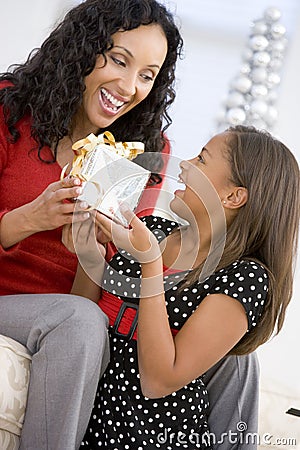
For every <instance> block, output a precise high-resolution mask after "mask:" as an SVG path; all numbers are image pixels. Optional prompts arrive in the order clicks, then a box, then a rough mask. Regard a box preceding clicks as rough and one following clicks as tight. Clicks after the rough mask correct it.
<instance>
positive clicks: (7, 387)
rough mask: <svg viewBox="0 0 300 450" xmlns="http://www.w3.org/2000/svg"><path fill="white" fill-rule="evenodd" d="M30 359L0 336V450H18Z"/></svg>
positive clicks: (8, 339)
mask: <svg viewBox="0 0 300 450" xmlns="http://www.w3.org/2000/svg"><path fill="white" fill-rule="evenodd" d="M30 365H31V356H30V354H29V352H28V350H27V349H26V347H24V346H23V345H21V344H20V343H19V342H16V341H14V340H13V339H10V338H8V337H5V336H2V335H0V449H1V450H17V449H18V448H19V436H20V434H21V429H22V425H23V421H24V415H25V407H26V401H27V391H28V383H29V377H30Z"/></svg>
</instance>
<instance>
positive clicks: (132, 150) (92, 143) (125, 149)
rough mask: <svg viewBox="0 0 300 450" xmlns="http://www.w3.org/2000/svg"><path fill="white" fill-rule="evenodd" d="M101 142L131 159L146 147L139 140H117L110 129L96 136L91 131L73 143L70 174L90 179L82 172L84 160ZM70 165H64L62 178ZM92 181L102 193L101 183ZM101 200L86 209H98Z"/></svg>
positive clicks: (81, 178)
mask: <svg viewBox="0 0 300 450" xmlns="http://www.w3.org/2000/svg"><path fill="white" fill-rule="evenodd" d="M99 144H105V145H107V147H108V148H109V149H110V150H112V151H114V152H115V153H116V154H117V155H120V156H122V157H125V158H127V159H130V160H132V159H134V158H135V157H136V156H137V155H139V154H141V153H143V152H144V148H145V146H144V144H143V143H142V142H139V141H135V142H116V141H115V138H114V136H113V134H112V133H111V132H110V131H105V132H104V133H102V134H99V135H98V136H95V135H94V134H93V133H91V134H89V135H88V136H87V137H86V138H84V139H80V140H79V141H76V142H75V143H74V144H73V145H72V150H73V151H74V153H75V155H74V158H73V162H72V169H71V171H70V173H69V176H73V177H78V178H79V179H80V180H81V181H89V180H88V178H87V177H86V176H85V175H83V174H82V173H81V170H82V166H83V162H84V160H85V159H86V158H88V156H89V154H90V153H91V152H92V151H93V150H94V149H95V148H96V147H97V145H99ZM68 166H69V163H68V164H66V165H65V166H64V167H63V169H62V171H61V174H60V179H61V180H62V179H63V178H64V177H65V173H66V171H67V168H68ZM92 183H93V184H94V185H95V186H96V189H97V191H98V194H100V193H101V186H100V185H99V183H97V182H96V181H92ZM101 201H102V198H99V200H98V201H97V202H96V203H95V204H94V205H92V206H90V207H89V208H87V209H86V211H90V210H91V209H97V208H98V206H99V205H100V203H101Z"/></svg>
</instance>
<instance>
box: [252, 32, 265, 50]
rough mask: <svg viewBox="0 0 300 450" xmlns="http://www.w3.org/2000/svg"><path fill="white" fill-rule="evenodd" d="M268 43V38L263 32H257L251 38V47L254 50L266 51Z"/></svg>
mask: <svg viewBox="0 0 300 450" xmlns="http://www.w3.org/2000/svg"><path fill="white" fill-rule="evenodd" d="M268 45H269V41H268V39H267V38H266V37H265V36H263V35H261V34H257V35H255V36H252V37H251V38H250V47H251V48H252V50H254V51H264V50H265V49H266V48H267V47H268Z"/></svg>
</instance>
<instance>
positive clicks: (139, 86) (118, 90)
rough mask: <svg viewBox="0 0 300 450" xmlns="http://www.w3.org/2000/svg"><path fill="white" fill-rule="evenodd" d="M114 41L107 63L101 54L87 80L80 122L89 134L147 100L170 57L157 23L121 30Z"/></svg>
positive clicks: (107, 54) (164, 37)
mask: <svg viewBox="0 0 300 450" xmlns="http://www.w3.org/2000/svg"><path fill="white" fill-rule="evenodd" d="M112 38H113V48H112V49H111V50H109V51H108V52H107V53H106V58H107V63H106V64H105V59H104V57H103V56H102V55H100V56H99V57H98V59H97V61H96V65H95V68H94V69H93V71H92V72H91V73H90V75H88V76H87V77H86V78H85V86H86V89H85V91H84V94H83V103H82V107H81V109H80V111H79V113H78V118H77V119H78V120H76V123H77V126H80V128H82V129H84V130H85V133H91V132H96V131H97V130H98V129H100V128H105V127H107V126H109V125H110V124H111V123H112V122H114V121H115V120H116V119H117V118H119V117H120V116H122V115H123V114H125V113H127V112H128V111H130V110H131V109H132V108H134V107H135V106H136V105H137V104H138V103H140V102H141V101H142V100H144V99H145V98H146V97H147V95H148V94H149V92H150V91H151V89H152V87H153V84H154V81H155V78H156V77H157V75H158V73H159V71H160V69H161V67H162V65H163V63H164V60H165V58H166V55H167V49H168V46H167V39H166V36H165V34H164V32H163V31H162V28H161V27H160V26H159V25H156V24H151V25H141V26H140V27H138V28H135V29H133V30H130V31H118V32H117V33H115V34H114V35H113V36H112ZM79 124H80V125H79Z"/></svg>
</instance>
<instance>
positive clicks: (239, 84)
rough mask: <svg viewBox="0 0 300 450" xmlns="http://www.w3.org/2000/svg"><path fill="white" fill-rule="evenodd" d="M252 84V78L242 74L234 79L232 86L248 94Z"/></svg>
mask: <svg viewBox="0 0 300 450" xmlns="http://www.w3.org/2000/svg"><path fill="white" fill-rule="evenodd" d="M251 86H252V81H251V80H250V78H248V77H246V76H244V75H241V76H239V77H236V78H234V80H233V81H232V87H233V88H234V89H236V90H237V91H239V92H242V94H246V93H247V92H249V90H250V88H251Z"/></svg>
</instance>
